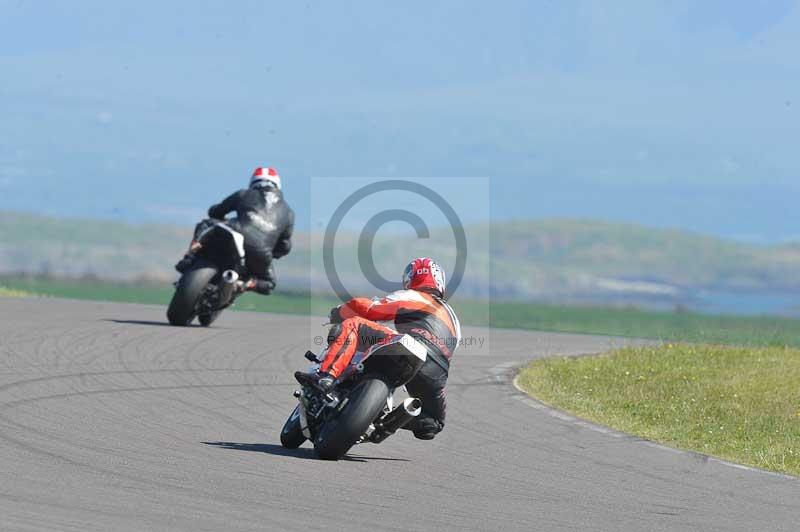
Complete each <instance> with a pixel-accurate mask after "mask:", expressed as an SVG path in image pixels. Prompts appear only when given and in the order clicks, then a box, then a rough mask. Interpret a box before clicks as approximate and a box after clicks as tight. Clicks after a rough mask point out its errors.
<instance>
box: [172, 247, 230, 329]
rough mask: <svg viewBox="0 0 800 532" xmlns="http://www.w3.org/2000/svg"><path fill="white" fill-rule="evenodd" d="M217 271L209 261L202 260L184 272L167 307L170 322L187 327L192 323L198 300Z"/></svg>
mask: <svg viewBox="0 0 800 532" xmlns="http://www.w3.org/2000/svg"><path fill="white" fill-rule="evenodd" d="M217 273H218V272H217V268H215V267H214V266H212V265H211V264H209V263H207V262H201V263H199V264H195V266H194V267H193V268H192V269H191V270H189V271H188V272H186V273H185V274H183V276H182V277H181V279H180V281H178V286H177V287H175V294H174V295H173V296H172V301H170V302H169V307H168V308H167V319H168V320H169V322H170V324H172V325H177V326H179V327H186V326H187V325H189V324H191V323H192V320H194V318H195V308H196V307H197V302H198V300H199V299H200V296H201V295H202V294H203V291H204V290H205V288H206V286H208V283H210V282H211V280H212V279H213V278H214V276H216V275H217Z"/></svg>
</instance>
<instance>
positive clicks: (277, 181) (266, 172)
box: [250, 166, 281, 190]
mask: <svg viewBox="0 0 800 532" xmlns="http://www.w3.org/2000/svg"><path fill="white" fill-rule="evenodd" d="M267 182H270V183H272V184H273V185H275V188H277V189H278V190H280V188H281V176H279V175H278V171H277V170H275V169H274V168H269V167H261V166H259V167H258V168H256V169H255V170H254V171H253V177H251V178H250V186H251V187H252V186H253V185H256V186H263V185H266V184H267Z"/></svg>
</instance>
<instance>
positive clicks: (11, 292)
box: [0, 285, 34, 297]
mask: <svg viewBox="0 0 800 532" xmlns="http://www.w3.org/2000/svg"><path fill="white" fill-rule="evenodd" d="M32 295H34V294H31V293H30V292H26V291H24V290H17V289H14V288H7V287H5V286H3V285H0V297H30V296H32Z"/></svg>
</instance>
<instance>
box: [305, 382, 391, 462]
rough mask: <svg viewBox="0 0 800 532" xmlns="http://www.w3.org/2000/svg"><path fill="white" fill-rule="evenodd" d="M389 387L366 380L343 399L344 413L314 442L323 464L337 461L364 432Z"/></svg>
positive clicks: (375, 415) (377, 410)
mask: <svg viewBox="0 0 800 532" xmlns="http://www.w3.org/2000/svg"><path fill="white" fill-rule="evenodd" d="M387 397H389V387H388V386H387V385H386V383H385V382H383V381H382V380H380V379H377V378H370V377H367V378H365V379H364V380H363V381H361V382H360V383H359V384H357V385H356V387H355V388H353V391H352V392H351V393H350V395H348V396H347V404H346V405H345V407H344V409H343V410H342V411H341V412H340V413H339V415H338V416H336V417H335V418H333V419H330V420H328V421H327V422H326V423H325V425H324V426H323V427H322V429H321V430H320V432H319V434H318V435H317V438H316V440H315V441H314V450H315V451H316V452H317V456H319V457H320V458H322V459H323V460H338V459H339V458H341V457H343V456H344V455H345V454H347V451H349V450H350V448H351V447H352V446H353V445H354V444H355V443H356V441H357V440H358V439H359V438H360V437H361V436H362V435H363V434H364V433H365V432H366V431H367V429H368V428H369V426H370V424H371V423H372V422H373V421H375V420H376V419H377V418H378V416H379V415H380V414H381V412H382V411H383V407H384V406H385V405H386V398H387Z"/></svg>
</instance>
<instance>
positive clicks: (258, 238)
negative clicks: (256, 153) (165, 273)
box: [175, 167, 294, 295]
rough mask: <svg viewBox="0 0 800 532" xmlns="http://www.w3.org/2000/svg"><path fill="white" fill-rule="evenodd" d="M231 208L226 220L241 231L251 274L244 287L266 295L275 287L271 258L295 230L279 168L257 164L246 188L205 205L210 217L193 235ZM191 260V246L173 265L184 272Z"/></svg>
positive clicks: (283, 250)
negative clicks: (210, 204)
mask: <svg viewBox="0 0 800 532" xmlns="http://www.w3.org/2000/svg"><path fill="white" fill-rule="evenodd" d="M230 212H236V218H235V219H232V220H228V221H227V223H228V225H229V226H231V227H232V228H233V229H235V230H237V231H239V232H240V233H242V234H243V235H244V248H245V261H246V266H247V270H248V273H249V274H250V275H251V279H250V280H249V281H248V283H246V284H245V286H244V288H245V289H247V290H255V291H256V292H258V293H260V294H264V295H267V294H269V293H270V292H272V290H273V289H274V288H275V270H274V268H273V267H272V259H279V258H281V257H283V256H284V255H287V254H288V253H289V251H290V250H291V249H292V231H293V230H294V211H292V209H291V207H289V204H288V203H286V201H284V199H283V193H282V192H281V178H280V176H279V175H278V172H276V171H275V169H273V168H260V167H259V168H256V170H255V172H253V176H252V178H251V179H250V186H249V188H246V189H242V190H238V191H236V192H234V193H233V194H231V195H230V196H228V197H227V198H225V199H224V200H222V202H221V203H218V204H216V205H212V206H211V207H210V208H209V209H208V216H209V217H210V218H211V219H212V221H210V220H204V221H203V222H200V223H199V224H198V225H197V227H196V228H195V238H197V235H198V234H199V233H200V232H201V231H202V230H203V229H204V228H206V227H208V225H209V223H213V220H215V219H216V220H222V219H224V218H225V216H226V215H227V214H228V213H230ZM194 245H196V242H195V241H193V242H192V247H193V246H194ZM193 260H194V256H193V253H192V251H191V248H190V251H189V253H187V254H186V256H185V257H184V258H183V259H182V260H181V261H180V262H178V264H176V265H175V269H177V270H178V271H179V272H181V273H183V272H185V271H186V270H188V268H189V266H191V264H192V262H193Z"/></svg>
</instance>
